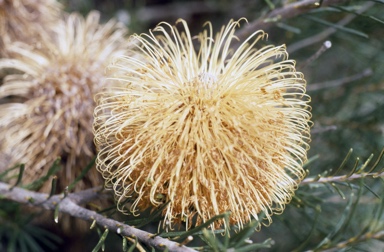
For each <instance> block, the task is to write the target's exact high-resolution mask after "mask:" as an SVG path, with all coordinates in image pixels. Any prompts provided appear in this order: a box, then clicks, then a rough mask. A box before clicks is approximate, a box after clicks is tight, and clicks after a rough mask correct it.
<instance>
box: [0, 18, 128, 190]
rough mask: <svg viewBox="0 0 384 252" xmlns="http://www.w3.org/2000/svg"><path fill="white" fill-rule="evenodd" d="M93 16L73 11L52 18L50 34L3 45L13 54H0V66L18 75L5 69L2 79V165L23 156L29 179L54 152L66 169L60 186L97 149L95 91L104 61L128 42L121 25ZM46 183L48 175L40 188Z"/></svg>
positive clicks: (96, 180)
mask: <svg viewBox="0 0 384 252" xmlns="http://www.w3.org/2000/svg"><path fill="white" fill-rule="evenodd" d="M99 21H100V14H99V13H98V12H95V11H93V12H90V13H89V14H88V16H87V17H86V18H84V17H82V16H81V15H80V14H77V13H72V14H69V15H66V16H65V18H63V19H62V20H58V21H57V22H56V25H55V26H54V29H53V30H52V34H51V35H52V36H49V34H46V36H45V37H47V38H48V39H45V40H41V41H40V43H39V45H36V46H33V45H28V44H25V43H19V42H18V43H16V42H15V43H12V44H11V45H10V46H9V47H8V52H9V53H10V54H11V55H12V57H10V58H4V59H2V60H0V70H1V69H11V70H13V71H16V73H17V74H9V75H7V76H5V78H4V82H3V84H2V86H0V103H1V104H0V134H1V136H0V140H1V144H2V146H0V154H2V155H5V156H6V157H9V158H8V159H7V160H6V161H7V163H6V164H4V163H5V162H3V163H1V164H0V171H1V170H3V169H6V168H9V167H10V166H12V165H14V164H17V163H25V164H26V169H25V172H24V176H23V179H24V183H28V182H31V181H34V180H36V179H37V178H40V177H41V176H43V175H45V174H46V173H47V171H48V170H49V168H50V167H51V165H52V163H53V162H54V160H55V159H56V158H57V157H59V156H60V157H61V158H62V160H63V162H62V163H63V166H65V168H63V169H62V170H61V171H60V173H59V174H58V181H59V182H58V186H59V189H60V190H63V189H64V187H65V186H67V185H69V183H71V182H73V180H74V179H75V178H76V177H77V176H79V174H80V172H81V170H82V169H83V168H84V167H86V165H87V164H89V163H90V162H91V160H92V158H93V157H94V156H95V155H96V153H95V146H94V144H93V134H92V122H93V109H94V107H95V102H94V99H93V96H94V94H95V93H97V92H99V91H100V90H101V86H102V84H103V82H104V78H105V76H104V73H105V71H104V70H105V67H106V65H108V62H109V61H110V60H111V58H112V57H113V56H116V55H121V54H126V49H127V47H128V46H127V43H126V39H125V35H126V34H127V30H126V28H125V27H124V26H123V25H122V24H118V23H116V22H115V21H113V20H111V21H109V22H108V23H106V24H100V22H99ZM43 32H44V31H43V30H42V31H41V33H43ZM64 163H65V164H64ZM100 177H101V176H100V174H99V173H98V172H96V171H92V170H91V171H90V172H89V173H88V174H87V175H86V179H83V180H82V181H79V182H78V183H77V184H76V186H77V187H76V189H83V188H86V187H87V186H96V185H99V184H100V183H102V179H101V178H100ZM49 188H50V183H49V182H47V183H45V184H44V186H43V188H42V190H48V189H49Z"/></svg>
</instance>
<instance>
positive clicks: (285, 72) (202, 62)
mask: <svg viewBox="0 0 384 252" xmlns="http://www.w3.org/2000/svg"><path fill="white" fill-rule="evenodd" d="M177 24H179V25H181V27H182V29H179V28H177V27H176V26H171V25H169V24H167V23H161V24H160V25H158V26H157V27H156V28H155V29H153V30H152V31H150V32H149V34H142V35H141V36H139V35H135V36H133V39H134V40H136V41H138V48H137V50H136V55H135V54H133V56H125V57H119V58H118V59H117V60H116V61H114V62H113V63H112V64H111V65H110V66H109V73H108V76H109V82H108V85H107V86H108V88H106V89H105V90H104V91H103V92H101V93H99V94H98V95H97V96H96V101H97V107H96V109H95V122H94V133H95V143H96V146H97V147H98V149H99V154H98V158H97V168H98V170H99V171H100V172H101V173H102V175H103V177H104V178H105V180H106V185H107V187H109V188H113V190H114V192H115V194H116V198H117V200H118V201H119V202H120V203H123V202H124V200H126V198H129V197H132V198H133V199H134V203H133V204H132V205H131V206H130V208H129V209H126V208H125V206H124V205H121V206H120V210H121V211H123V212H125V211H131V212H134V213H135V212H137V211H140V210H142V209H145V208H148V207H157V206H160V205H162V204H163V203H164V202H168V205H167V206H166V208H165V210H164V212H163V214H164V215H165V220H164V223H167V224H168V225H170V226H171V225H172V224H173V223H180V222H184V221H185V222H186V227H187V228H189V227H190V226H191V225H192V222H194V223H195V224H200V223H202V222H205V221H207V220H208V219H209V218H211V217H213V216H215V215H218V214H220V213H223V212H225V211H228V210H229V211H231V216H230V223H231V224H234V223H235V224H237V225H239V226H240V227H242V226H243V225H244V223H246V222H248V221H250V219H251V218H252V217H253V218H256V219H258V218H259V213H261V212H264V214H265V218H266V221H265V223H264V224H269V223H270V221H271V215H272V214H273V213H280V212H282V211H283V209H284V206H285V204H287V203H288V202H289V201H290V200H291V198H292V195H293V193H294V190H295V189H296V187H297V185H298V183H299V182H300V181H301V179H302V178H303V176H304V173H305V172H304V170H303V168H302V165H303V163H304V162H305V161H306V152H307V149H308V147H309V146H308V142H309V140H310V135H309V129H310V121H309V120H310V117H311V113H310V112H309V105H308V102H309V100H310V98H309V97H308V96H307V95H306V94H305V85H306V82H305V80H304V78H303V75H302V73H300V72H296V70H295V62H294V61H293V60H288V59H287V57H288V55H287V52H286V49H285V46H284V45H282V46H272V45H267V46H259V44H260V41H261V40H263V39H265V38H266V36H267V35H266V34H265V33H264V32H263V31H257V32H255V33H254V34H252V35H251V36H250V37H249V38H248V39H246V40H245V41H243V42H242V43H241V45H240V46H239V47H238V49H236V50H234V49H232V48H231V43H233V42H234V40H236V37H235V35H234V33H235V28H236V27H237V26H238V25H239V22H238V21H237V22H236V21H230V22H229V23H228V25H227V26H223V27H222V28H221V30H220V32H218V33H217V34H216V35H214V33H213V29H212V26H211V24H210V23H206V24H205V27H206V28H205V29H204V30H203V31H202V32H201V33H200V34H199V35H197V36H192V35H191V34H190V31H189V28H188V26H187V24H186V22H185V21H183V20H179V21H178V23H177ZM222 224H227V223H223V221H218V222H216V223H215V224H214V225H212V226H211V228H217V227H219V226H221V225H222Z"/></svg>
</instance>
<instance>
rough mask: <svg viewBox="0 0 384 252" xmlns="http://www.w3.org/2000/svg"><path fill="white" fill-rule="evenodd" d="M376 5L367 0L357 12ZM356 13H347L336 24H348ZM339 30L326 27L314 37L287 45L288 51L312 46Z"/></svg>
mask: <svg viewBox="0 0 384 252" xmlns="http://www.w3.org/2000/svg"><path fill="white" fill-rule="evenodd" d="M373 5H374V3H373V2H367V3H365V4H364V5H362V6H361V8H360V9H358V10H357V11H356V14H361V13H363V12H365V11H366V10H368V9H369V8H371V7H372V6H373ZM356 14H349V15H347V16H346V17H344V18H343V19H342V20H340V21H339V22H337V23H336V24H335V26H336V27H340V26H345V25H347V24H348V23H350V22H351V21H352V20H353V19H355V18H356V16H357V15H356ZM336 31H337V28H335V27H329V28H327V29H325V30H324V31H322V32H320V33H318V34H316V35H314V36H312V37H309V38H306V39H303V40H301V41H298V42H296V43H294V44H291V45H289V46H288V47H287V51H288V52H289V53H293V52H295V51H297V50H299V49H301V48H304V47H307V46H310V45H312V44H315V43H317V42H320V41H323V40H326V39H327V38H328V37H329V36H330V35H332V34H333V33H335V32H336Z"/></svg>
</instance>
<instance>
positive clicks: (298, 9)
mask: <svg viewBox="0 0 384 252" xmlns="http://www.w3.org/2000/svg"><path fill="white" fill-rule="evenodd" d="M343 2H345V0H323V1H321V0H302V1H295V2H293V3H291V4H287V5H285V6H283V7H281V8H278V9H275V10H273V11H271V12H269V13H268V14H267V15H265V16H262V17H260V18H259V19H257V20H255V21H253V22H250V23H249V24H248V25H247V26H244V27H243V28H242V29H241V30H239V31H238V32H237V34H236V36H237V37H238V38H239V40H240V41H244V40H245V39H246V38H247V37H248V36H249V35H250V34H252V33H253V32H255V31H257V30H267V29H268V28H269V27H271V26H273V25H275V23H276V22H279V21H281V20H284V19H288V18H292V17H296V16H298V15H300V14H303V13H306V12H309V11H310V10H312V9H314V8H319V7H323V6H329V5H336V4H341V3H343ZM320 4H321V5H320Z"/></svg>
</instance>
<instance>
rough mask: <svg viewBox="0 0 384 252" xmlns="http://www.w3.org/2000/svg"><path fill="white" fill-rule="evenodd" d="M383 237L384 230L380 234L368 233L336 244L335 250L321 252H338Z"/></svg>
mask: <svg viewBox="0 0 384 252" xmlns="http://www.w3.org/2000/svg"><path fill="white" fill-rule="evenodd" d="M383 237H384V230H380V231H378V232H368V233H366V234H364V235H361V236H355V237H352V238H350V239H348V240H346V241H343V242H339V243H337V244H335V245H334V246H333V248H329V249H325V250H321V251H322V252H336V251H340V250H342V249H343V248H344V249H345V248H347V247H348V246H351V245H352V244H356V243H359V242H363V241H367V240H371V239H377V240H380V239H382V238H383ZM309 251H312V250H309ZM309 251H308V252H309Z"/></svg>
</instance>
